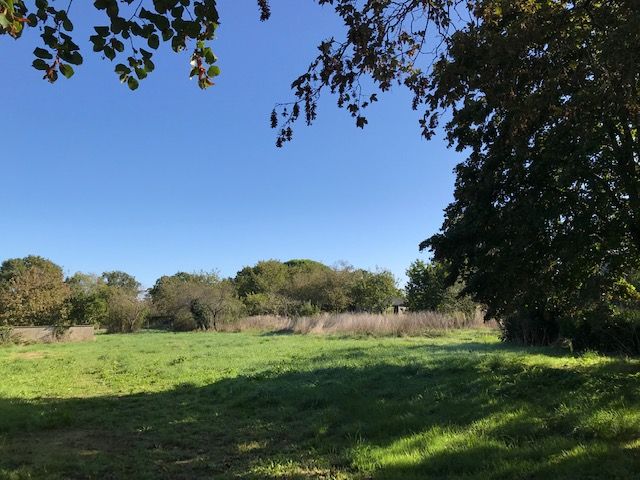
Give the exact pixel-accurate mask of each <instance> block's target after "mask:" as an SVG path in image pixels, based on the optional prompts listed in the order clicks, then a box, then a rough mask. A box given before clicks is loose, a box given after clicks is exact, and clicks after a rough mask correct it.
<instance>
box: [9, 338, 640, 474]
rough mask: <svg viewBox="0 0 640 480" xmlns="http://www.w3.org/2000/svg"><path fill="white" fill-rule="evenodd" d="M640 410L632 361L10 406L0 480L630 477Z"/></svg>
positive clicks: (442, 369)
mask: <svg viewBox="0 0 640 480" xmlns="http://www.w3.org/2000/svg"><path fill="white" fill-rule="evenodd" d="M436 348H440V347H436ZM443 348H444V347H443ZM494 349H495V346H494ZM639 399H640V393H639V384H638V372H637V366H635V365H633V364H628V363H625V362H622V361H619V362H611V363H608V364H606V365H601V366H598V367H593V368H586V367H585V368H583V369H573V370H567V369H556V368H550V367H548V368H547V367H545V368H543V367H535V368H532V367H528V366H526V365H525V364H521V363H518V362H513V361H507V360H506V359H503V358H501V357H499V356H492V357H491V358H485V359H481V360H478V359H477V358H476V359H475V360H472V359H469V358H467V357H465V356H464V355H459V356H455V355H451V356H448V357H443V358H442V359H440V360H438V359H436V360H434V362H433V363H431V364H429V365H428V366H414V365H406V366H393V365H384V364H382V365H374V366H367V367H363V368H346V367H345V368H325V369H318V370H313V371H308V372H298V373H287V374H282V375H279V374H276V373H273V374H272V373H269V372H264V373H261V374H257V375H254V376H245V377H237V378H230V379H224V380H221V381H219V382H217V383H214V384H211V385H207V386H200V387H197V386H193V385H182V386H180V387H178V388H176V389H174V390H171V391H166V392H160V393H149V394H135V395H130V396H123V397H99V398H85V399H65V400H63V399H58V400H57V399H41V400H37V401H29V402H27V401H23V400H15V399H6V398H3V399H0V478H2V477H3V476H4V477H5V478H11V479H21V478H47V479H50V478H51V479H57V478H59V479H63V478H64V479H80V478H82V479H84V478H101V479H122V478H135V479H159V478H160V479H194V478H215V479H225V478H298V479H310V478H324V479H329V478H336V479H338V478H362V479H365V478H366V479H369V478H376V479H377V478H388V479H403V478H407V479H410V478H415V479H418V478H420V479H423V478H461V477H463V478H541V479H542V478H632V477H633V476H634V475H636V472H637V471H639V469H640V455H639V454H640V452H639V450H638V448H639V445H640V444H639V442H638V439H639V438H640V431H639V426H640V414H639V415H635V416H634V411H636V413H637V409H638V408H640V407H639V403H638V402H639ZM634 442H635V443H634Z"/></svg>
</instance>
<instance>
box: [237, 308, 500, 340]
mask: <svg viewBox="0 0 640 480" xmlns="http://www.w3.org/2000/svg"><path fill="white" fill-rule="evenodd" d="M495 327H496V325H495V323H494V322H489V323H487V322H485V321H484V319H483V315H482V312H480V311H478V312H476V313H475V315H465V314H463V313H460V312H454V313H440V312H413V313H406V314H402V315H393V314H371V313H340V314H323V315H317V316H313V317H298V318H294V317H278V316H269V315H262V316H254V317H247V318H244V319H242V320H240V321H239V322H236V323H233V324H230V325H226V326H225V330H226V331H231V332H243V331H266V332H283V333H299V334H310V333H311V334H356V335H383V336H412V335H425V334H428V333H433V332H440V331H447V330H452V329H463V328H495Z"/></svg>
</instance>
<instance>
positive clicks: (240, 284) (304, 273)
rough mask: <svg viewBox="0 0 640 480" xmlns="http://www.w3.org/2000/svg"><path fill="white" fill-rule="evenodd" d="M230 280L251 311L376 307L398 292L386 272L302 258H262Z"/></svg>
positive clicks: (273, 312) (277, 312)
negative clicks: (263, 259) (283, 259)
mask: <svg viewBox="0 0 640 480" xmlns="http://www.w3.org/2000/svg"><path fill="white" fill-rule="evenodd" d="M234 283H235V285H236V287H237V289H238V294H239V296H240V298H241V299H242V300H243V302H244V303H245V305H246V306H247V311H248V313H249V314H251V315H284V316H286V315H300V316H302V315H310V314H314V313H320V312H333V313H336V312H345V311H368V312H379V311H384V310H386V309H388V308H389V307H390V306H391V302H392V300H393V298H394V297H397V296H399V295H400V292H399V290H398V289H397V287H396V280H395V278H394V277H393V275H392V274H391V273H390V272H388V271H381V272H369V271H366V270H354V269H353V268H352V267H351V266H349V265H341V266H338V267H335V268H332V267H329V266H327V265H324V264H322V263H320V262H316V261H313V260H306V259H296V260H289V261H287V262H280V261H278V260H267V261H261V262H258V263H257V264H256V265H254V266H253V267H245V268H243V269H242V270H240V271H239V272H238V274H237V275H236V277H235V279H234Z"/></svg>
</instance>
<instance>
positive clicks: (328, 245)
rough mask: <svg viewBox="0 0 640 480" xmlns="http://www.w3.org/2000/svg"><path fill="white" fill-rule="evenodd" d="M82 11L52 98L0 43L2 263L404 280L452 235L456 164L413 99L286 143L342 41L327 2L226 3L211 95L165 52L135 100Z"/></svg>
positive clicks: (29, 41) (27, 58)
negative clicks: (78, 60)
mask: <svg viewBox="0 0 640 480" xmlns="http://www.w3.org/2000/svg"><path fill="white" fill-rule="evenodd" d="M83 3H85V2H75V3H74V5H73V7H72V11H71V17H72V18H73V19H74V20H75V23H76V31H75V32H74V35H75V37H76V42H77V43H79V44H80V46H81V47H82V48H83V52H84V53H85V64H84V65H83V66H81V67H78V68H76V75H75V76H74V77H73V78H72V79H71V80H65V79H61V80H59V81H58V83H56V84H55V85H49V84H48V83H46V82H44V81H42V80H41V79H40V75H39V73H38V72H36V71H35V70H33V69H32V68H31V66H30V63H31V61H32V57H31V51H32V50H33V48H34V47H35V46H36V43H37V40H39V39H38V38H37V32H35V31H34V32H31V34H30V35H29V36H25V37H23V38H22V39H20V40H19V41H13V40H12V39H10V38H8V37H6V36H5V37H0V59H1V62H2V63H1V65H2V75H1V76H0V88H1V90H2V91H3V92H4V95H3V100H2V103H3V111H4V112H3V115H2V118H3V120H4V121H3V122H2V127H3V132H2V140H3V147H2V150H1V151H2V158H1V160H0V165H1V175H0V178H1V185H2V186H1V187H0V205H2V207H1V210H0V259H6V258H11V257H19V256H24V255H27V254H38V255H43V256H45V257H48V258H50V259H52V260H53V261H55V262H57V263H58V264H60V265H62V266H63V267H64V269H65V271H66V272H67V273H73V272H75V271H78V270H81V271H85V272H95V273H100V272H102V271H104V270H113V269H121V270H125V271H127V272H129V273H132V274H134V275H135V276H136V277H137V278H138V279H139V280H140V281H141V282H142V283H143V284H144V285H145V286H150V285H152V284H153V282H154V281H155V279H156V278H157V277H159V276H160V275H163V274H172V273H175V272H177V271H192V270H200V269H204V270H212V269H215V270H218V271H219V272H220V273H221V274H222V275H225V276H227V275H234V274H235V273H236V271H238V270H239V269H240V268H242V267H243V266H245V265H249V264H253V263H255V262H256V261H258V260H260V259H268V258H278V259H282V260H286V259H290V258H312V259H315V260H319V261H322V262H325V263H328V264H333V263H335V262H337V261H340V260H345V261H348V262H349V263H351V264H353V265H355V266H357V267H363V268H376V267H381V268H388V269H390V270H391V271H392V272H394V273H395V274H396V275H397V276H398V277H399V278H400V280H401V281H403V280H404V271H405V269H406V268H407V266H408V265H409V263H410V262H411V261H413V260H414V259H416V258H419V257H423V258H426V257H427V254H425V253H422V254H420V253H419V252H418V243H419V242H420V241H422V240H423V239H424V238H426V237H428V236H429V235H430V234H432V233H434V232H436V231H437V230H438V229H439V227H440V225H441V223H442V218H443V209H444V207H445V206H446V205H447V204H448V202H449V201H450V200H451V198H452V191H453V182H454V177H453V174H452V169H453V167H454V166H455V163H456V162H457V161H459V160H460V155H459V154H456V153H455V152H454V151H452V150H447V148H446V143H445V141H444V139H443V138H442V136H440V138H436V139H434V140H432V141H430V142H426V141H424V140H423V139H421V137H420V135H419V130H418V125H417V119H418V116H419V115H418V113H416V112H413V111H412V110H411V108H410V103H409V95H408V94H407V93H406V92H404V91H402V90H400V89H397V90H396V91H394V92H392V93H391V94H388V95H385V96H382V97H381V101H380V102H379V103H378V104H376V105H374V106H373V107H372V108H371V109H370V112H369V125H368V127H367V128H365V129H364V130H360V129H357V128H356V127H355V126H354V124H353V122H352V119H351V118H350V117H349V116H348V115H347V114H346V112H344V111H342V110H339V109H338V108H337V107H336V106H335V100H334V99H333V98H331V97H329V96H327V97H325V98H324V100H323V101H322V102H321V106H320V109H319V119H318V121H317V122H316V124H315V126H313V127H311V128H307V127H304V126H303V125H300V126H299V127H298V128H297V131H296V133H295V140H294V142H293V143H292V144H289V145H287V146H286V147H285V148H284V149H276V148H275V147H274V139H275V137H274V131H272V130H271V129H270V128H269V126H268V116H269V113H270V111H271V109H272V107H273V105H274V103H275V102H277V101H283V100H289V99H290V98H291V95H290V92H289V85H290V83H291V80H293V79H294V78H295V77H296V75H297V74H299V73H301V72H303V71H304V69H305V68H306V66H307V64H308V62H309V60H310V59H311V58H312V57H313V56H314V53H315V47H316V45H317V43H318V41H319V40H321V39H323V38H325V37H328V36H330V35H332V34H339V33H340V32H341V26H340V24H339V23H338V21H337V18H336V16H335V14H334V13H333V11H332V10H331V9H330V8H329V7H319V6H318V5H316V4H315V3H314V2H313V1H311V0H273V2H272V10H273V16H272V19H271V20H269V21H268V22H266V23H260V22H259V20H258V9H257V7H256V5H255V3H256V2H255V1H236V0H220V2H219V3H220V12H221V15H222V22H223V23H222V26H221V28H220V29H219V31H218V36H219V38H218V39H217V40H216V41H215V44H214V51H215V52H216V53H217V54H218V56H219V58H220V60H219V65H220V67H221V68H222V75H221V76H220V77H218V80H217V84H216V86H215V87H213V88H211V89H209V90H208V91H206V92H203V91H200V90H199V89H198V88H197V86H196V84H195V83H194V82H193V81H189V80H188V69H189V65H188V63H189V58H188V54H186V53H185V54H182V55H176V54H174V53H172V52H170V51H169V49H168V48H166V47H161V50H160V53H159V54H157V57H156V59H155V64H156V70H155V72H154V73H153V74H152V75H150V76H149V77H148V78H147V79H146V80H145V81H144V82H141V86H140V88H139V89H138V90H137V91H136V92H130V91H129V90H128V89H127V88H126V87H125V86H123V85H120V84H119V82H118V80H117V77H116V76H115V74H114V73H113V66H114V64H112V63H111V62H109V61H108V60H102V59H101V58H100V57H98V56H96V55H95V54H93V52H91V49H90V47H88V46H87V43H88V42H86V40H85V39H86V38H87V37H88V35H89V32H88V28H87V27H86V26H83V25H81V24H82V23H83V19H84V21H85V22H86V21H87V20H89V22H88V23H90V24H92V21H93V19H92V15H93V14H92V13H91V8H90V7H89V5H88V4H89V3H90V2H86V3H87V5H83ZM80 40H81V41H80Z"/></svg>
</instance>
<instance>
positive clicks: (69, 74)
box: [60, 63, 75, 78]
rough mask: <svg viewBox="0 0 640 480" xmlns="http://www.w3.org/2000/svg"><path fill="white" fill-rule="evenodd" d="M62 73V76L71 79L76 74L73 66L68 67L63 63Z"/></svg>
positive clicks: (61, 66)
mask: <svg viewBox="0 0 640 480" xmlns="http://www.w3.org/2000/svg"><path fill="white" fill-rule="evenodd" d="M60 73H61V74H62V75H64V76H65V77H67V78H71V77H73V74H74V73H75V72H74V71H73V67H72V66H71V65H67V64H66V63H61V64H60Z"/></svg>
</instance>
